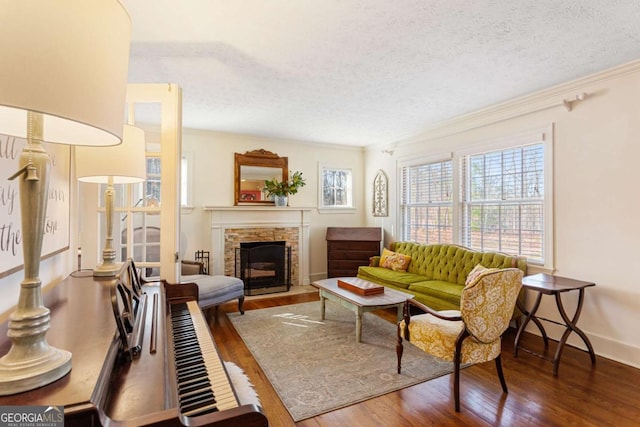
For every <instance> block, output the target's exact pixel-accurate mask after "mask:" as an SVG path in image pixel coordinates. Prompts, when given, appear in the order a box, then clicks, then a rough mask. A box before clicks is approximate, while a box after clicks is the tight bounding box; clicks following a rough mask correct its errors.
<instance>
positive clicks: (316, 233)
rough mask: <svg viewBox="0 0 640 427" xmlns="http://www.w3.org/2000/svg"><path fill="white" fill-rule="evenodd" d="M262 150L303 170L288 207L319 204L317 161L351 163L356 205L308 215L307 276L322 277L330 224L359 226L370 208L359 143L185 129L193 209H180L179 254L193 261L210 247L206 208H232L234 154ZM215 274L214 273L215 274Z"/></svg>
mask: <svg viewBox="0 0 640 427" xmlns="http://www.w3.org/2000/svg"><path fill="white" fill-rule="evenodd" d="M261 148H262V149H265V150H268V151H271V152H274V153H276V154H278V155H279V156H282V157H288V158H289V170H291V171H300V172H302V175H303V177H304V178H305V180H306V185H305V186H304V187H302V188H301V189H300V190H299V191H298V193H297V194H295V195H293V196H291V197H290V198H289V205H290V206H292V207H305V208H307V207H312V208H316V207H317V204H318V191H319V186H318V164H319V163H323V164H329V165H332V166H337V167H349V168H351V169H352V171H353V175H354V193H355V204H356V209H355V210H354V211H350V212H349V213H338V214H336V213H319V212H318V211H317V210H316V209H314V210H313V211H312V214H311V228H310V257H311V260H310V278H311V280H315V279H319V278H323V277H326V272H327V245H326V241H325V234H326V228H327V227H328V226H345V227H349V226H356V227H357V226H362V225H363V223H364V222H365V215H366V212H368V211H369V210H370V209H368V207H367V206H369V205H366V206H365V199H364V197H362V195H363V193H364V192H365V189H364V188H365V187H364V185H365V182H364V179H363V178H364V163H363V158H364V154H363V149H362V148H361V147H352V146H343V145H326V144H313V143H309V142H302V141H290V140H282V139H272V138H259V137H255V136H246V135H237V134H228V133H221V132H205V131H195V130H184V132H183V135H182V149H183V152H184V153H186V152H192V153H193V156H192V157H193V165H192V168H193V176H194V179H193V209H192V210H187V209H183V211H182V222H181V226H182V235H181V255H182V257H183V258H184V259H193V257H194V253H195V251H196V250H199V249H204V250H209V251H211V219H210V217H209V213H208V212H206V211H204V210H203V207H205V206H233V202H234V194H233V188H234V186H233V177H234V153H245V152H247V151H252V150H257V149H261ZM214 273H216V272H214Z"/></svg>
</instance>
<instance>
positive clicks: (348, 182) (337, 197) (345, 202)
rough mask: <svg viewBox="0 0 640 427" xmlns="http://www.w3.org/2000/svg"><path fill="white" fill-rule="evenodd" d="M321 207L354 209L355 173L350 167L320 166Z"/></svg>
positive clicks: (319, 204) (319, 203) (319, 205)
mask: <svg viewBox="0 0 640 427" xmlns="http://www.w3.org/2000/svg"><path fill="white" fill-rule="evenodd" d="M319 182H320V194H319V201H318V207H319V208H321V209H353V207H354V204H353V174H352V172H351V169H349V168H338V167H330V166H323V165H321V166H320V177H319Z"/></svg>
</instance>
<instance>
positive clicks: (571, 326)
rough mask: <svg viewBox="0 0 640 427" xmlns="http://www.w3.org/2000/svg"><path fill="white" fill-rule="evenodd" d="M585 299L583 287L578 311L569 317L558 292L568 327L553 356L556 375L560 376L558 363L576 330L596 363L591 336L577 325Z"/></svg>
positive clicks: (562, 312) (561, 311)
mask: <svg viewBox="0 0 640 427" xmlns="http://www.w3.org/2000/svg"><path fill="white" fill-rule="evenodd" d="M583 301H584V288H581V289H580V290H579V295H578V306H577V307H576V312H575V313H574V315H573V319H569V316H567V313H566V311H565V309H564V306H563V305H562V298H561V297H560V293H557V294H556V305H557V306H558V311H559V312H560V316H562V320H564V323H565V324H566V326H567V328H566V329H565V330H564V333H563V334H562V338H560V342H559V343H558V348H557V349H556V354H555V356H554V357H553V375H554V376H556V377H557V376H558V365H560V357H561V356H562V350H563V349H564V346H565V344H566V343H567V338H569V335H570V334H571V332H575V333H576V334H578V336H579V337H580V338H582V341H583V342H584V344H585V345H586V346H587V349H588V351H589V356H590V357H591V364H592V365H595V363H596V354H595V352H594V351H593V347H592V346H591V342H590V341H589V338H587V335H586V334H585V333H584V332H582V330H581V329H580V328H578V327H577V326H576V323H578V318H579V317H580V312H581V311H582V303H583Z"/></svg>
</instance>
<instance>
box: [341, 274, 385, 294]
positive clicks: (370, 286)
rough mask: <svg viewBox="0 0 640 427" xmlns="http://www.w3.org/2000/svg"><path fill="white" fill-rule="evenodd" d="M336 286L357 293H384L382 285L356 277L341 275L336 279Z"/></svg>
mask: <svg viewBox="0 0 640 427" xmlns="http://www.w3.org/2000/svg"><path fill="white" fill-rule="evenodd" d="M338 287H339V288H342V289H346V290H348V291H351V292H354V293H356V294H358V295H377V294H382V293H384V286H382V285H378V284H377V283H372V282H369V281H367V280H363V279H359V278H357V277H343V278H341V279H338Z"/></svg>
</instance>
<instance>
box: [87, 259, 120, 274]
mask: <svg viewBox="0 0 640 427" xmlns="http://www.w3.org/2000/svg"><path fill="white" fill-rule="evenodd" d="M118 271H120V265H118V264H114V263H106V262H103V263H102V264H100V265H99V266H97V267H96V268H94V269H93V275H94V276H96V277H113V276H115V275H116V274H117V273H118Z"/></svg>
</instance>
